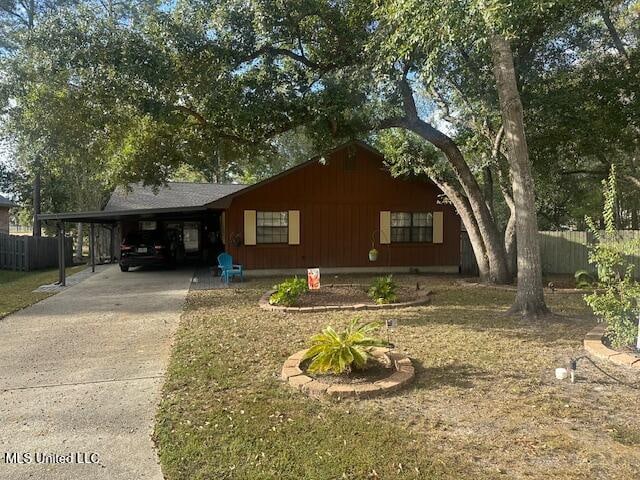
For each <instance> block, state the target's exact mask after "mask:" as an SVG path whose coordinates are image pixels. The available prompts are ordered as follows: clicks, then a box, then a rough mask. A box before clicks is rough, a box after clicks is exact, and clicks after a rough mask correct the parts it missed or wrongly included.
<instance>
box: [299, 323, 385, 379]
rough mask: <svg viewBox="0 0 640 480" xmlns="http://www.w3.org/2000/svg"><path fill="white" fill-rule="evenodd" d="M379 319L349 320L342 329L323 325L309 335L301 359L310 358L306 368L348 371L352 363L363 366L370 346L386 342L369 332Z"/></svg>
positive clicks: (377, 327) (382, 344) (374, 328)
mask: <svg viewBox="0 0 640 480" xmlns="http://www.w3.org/2000/svg"><path fill="white" fill-rule="evenodd" d="M380 327H381V324H380V323H379V322H369V323H364V324H362V325H358V323H357V321H356V320H353V321H352V322H351V323H350V324H349V326H348V327H347V328H346V329H345V330H344V331H342V332H340V333H338V332H336V331H335V330H334V329H333V328H332V327H326V328H325V329H324V330H322V333H318V334H317V335H314V336H313V337H311V347H310V348H309V350H308V351H307V353H306V354H305V356H304V359H305V360H306V359H312V361H311V363H310V364H309V367H308V368H307V370H308V371H309V372H311V373H328V372H330V373H335V374H341V373H344V372H350V371H351V369H352V367H355V368H358V369H363V368H364V367H365V365H366V364H367V361H368V360H369V358H370V357H371V353H370V351H371V349H372V348H373V347H385V346H387V345H388V342H386V341H384V340H382V339H380V338H376V337H373V336H371V335H370V334H371V333H372V332H374V331H375V330H377V329H379V328H380Z"/></svg>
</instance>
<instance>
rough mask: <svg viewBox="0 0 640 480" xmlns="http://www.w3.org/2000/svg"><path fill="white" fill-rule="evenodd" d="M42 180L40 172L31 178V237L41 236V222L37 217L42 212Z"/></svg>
mask: <svg viewBox="0 0 640 480" xmlns="http://www.w3.org/2000/svg"><path fill="white" fill-rule="evenodd" d="M41 184H42V179H41V177H40V171H39V170H37V171H36V174H35V177H34V178H33V236H34V237H41V236H42V222H40V220H38V215H39V214H40V212H41V211H42V198H41V189H42V185H41Z"/></svg>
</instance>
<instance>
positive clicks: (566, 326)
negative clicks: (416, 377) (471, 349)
mask: <svg viewBox="0 0 640 480" xmlns="http://www.w3.org/2000/svg"><path fill="white" fill-rule="evenodd" d="M478 317H481V318H478ZM395 318H397V319H398V326H399V327H400V328H402V327H429V325H453V326H459V327H461V328H464V329H468V330H471V331H474V332H496V334H498V332H499V335H501V336H504V337H507V338H512V339H520V340H531V341H543V342H555V341H565V340H579V341H582V338H583V337H584V335H586V333H587V332H588V331H589V330H591V329H592V328H593V326H594V324H595V320H594V319H593V318H591V317H589V316H587V315H585V316H584V317H579V316H574V315H566V316H565V315H550V316H547V317H545V318H543V319H538V320H523V319H520V318H517V317H512V316H507V315H506V314H505V313H504V312H500V311H492V310H489V309H487V310H486V311H482V310H481V311H475V312H472V313H470V314H468V313H465V312H464V311H459V312H450V313H446V314H443V312H433V311H425V312H423V313H419V312H411V313H403V314H401V315H397V316H396V317H395Z"/></svg>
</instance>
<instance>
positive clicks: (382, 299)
mask: <svg viewBox="0 0 640 480" xmlns="http://www.w3.org/2000/svg"><path fill="white" fill-rule="evenodd" d="M397 289H398V285H397V284H396V282H394V281H393V275H387V276H386V277H378V278H376V279H375V280H374V281H373V283H372V284H371V286H370V287H369V297H370V298H371V299H372V300H373V301H374V302H376V303H377V304H384V303H394V302H395V301H396V300H397V299H398V296H397V294H396V290H397Z"/></svg>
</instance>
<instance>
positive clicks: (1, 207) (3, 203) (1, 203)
mask: <svg viewBox="0 0 640 480" xmlns="http://www.w3.org/2000/svg"><path fill="white" fill-rule="evenodd" d="M15 206H16V205H15V203H13V202H12V201H11V200H9V199H8V198H6V197H3V196H2V195H0V233H6V234H8V233H9V219H10V217H9V209H11V208H12V207H15Z"/></svg>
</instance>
